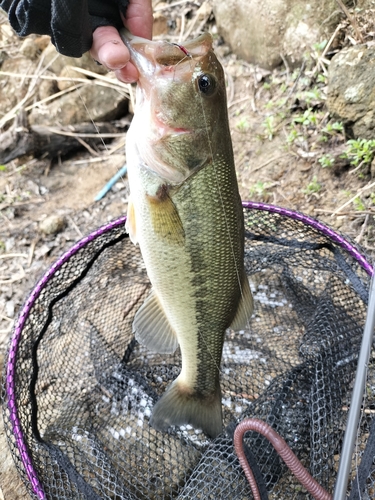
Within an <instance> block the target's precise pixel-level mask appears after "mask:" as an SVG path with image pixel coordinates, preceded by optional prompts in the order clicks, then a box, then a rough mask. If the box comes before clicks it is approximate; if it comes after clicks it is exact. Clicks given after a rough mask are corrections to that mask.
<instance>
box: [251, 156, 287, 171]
mask: <svg viewBox="0 0 375 500" xmlns="http://www.w3.org/2000/svg"><path fill="white" fill-rule="evenodd" d="M287 156H290V154H289V153H286V154H284V155H278V156H274V157H273V158H270V159H269V160H267V161H265V162H264V163H262V164H261V165H258V166H257V167H255V168H254V169H252V170H250V172H249V174H253V173H254V172H257V171H258V170H260V169H261V168H263V167H266V166H267V165H269V164H270V163H272V162H273V161H276V160H280V159H281V158H286V157H287Z"/></svg>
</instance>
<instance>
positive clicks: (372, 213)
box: [314, 208, 375, 216]
mask: <svg viewBox="0 0 375 500" xmlns="http://www.w3.org/2000/svg"><path fill="white" fill-rule="evenodd" d="M314 212H320V213H323V214H331V215H333V213H332V210H326V209H324V208H314ZM366 214H369V215H375V211H372V210H356V211H355V212H353V211H351V212H341V213H340V216H341V215H342V216H344V215H352V216H353V215H366Z"/></svg>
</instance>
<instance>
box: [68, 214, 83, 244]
mask: <svg viewBox="0 0 375 500" xmlns="http://www.w3.org/2000/svg"><path fill="white" fill-rule="evenodd" d="M67 219H68V220H69V222H70V223H71V225H72V226H73V227H74V229H75V230H76V232H77V234H78V236H79V237H80V238H83V234H82V232H81V230H80V229H79V227H78V226H77V224H76V223H75V222H74V220H73V219H72V218H71V217H70V215H68V216H67Z"/></svg>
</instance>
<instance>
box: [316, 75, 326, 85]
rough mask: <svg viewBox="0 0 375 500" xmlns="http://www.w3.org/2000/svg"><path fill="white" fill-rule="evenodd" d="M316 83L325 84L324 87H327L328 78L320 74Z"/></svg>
mask: <svg viewBox="0 0 375 500" xmlns="http://www.w3.org/2000/svg"><path fill="white" fill-rule="evenodd" d="M316 81H317V82H318V83H324V85H326V83H327V77H326V75H323V73H319V75H318V76H317V77H316Z"/></svg>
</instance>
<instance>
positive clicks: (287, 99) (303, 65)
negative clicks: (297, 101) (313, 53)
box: [284, 61, 306, 106]
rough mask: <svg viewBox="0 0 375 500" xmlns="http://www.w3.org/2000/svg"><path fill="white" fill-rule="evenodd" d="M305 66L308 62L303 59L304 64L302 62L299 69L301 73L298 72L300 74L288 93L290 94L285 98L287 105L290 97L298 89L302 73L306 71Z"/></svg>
mask: <svg viewBox="0 0 375 500" xmlns="http://www.w3.org/2000/svg"><path fill="white" fill-rule="evenodd" d="M305 66H306V63H305V61H302V64H301V67H300V70H299V73H298V76H297V78H296V80H295V82H294V84H293V87H292V88H291V89H290V92H289V93H288V95H287V96H286V99H285V102H284V106H285V105H286V103H287V102H288V101H289V99H290V97H291V96H292V95H293V94H294V91H295V90H296V87H297V85H298V82H299V79H300V78H301V76H302V73H303V72H304V70H305Z"/></svg>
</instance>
